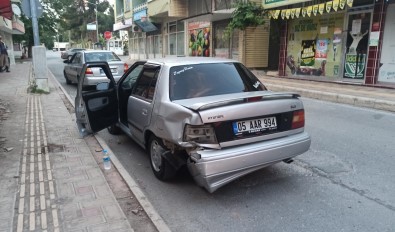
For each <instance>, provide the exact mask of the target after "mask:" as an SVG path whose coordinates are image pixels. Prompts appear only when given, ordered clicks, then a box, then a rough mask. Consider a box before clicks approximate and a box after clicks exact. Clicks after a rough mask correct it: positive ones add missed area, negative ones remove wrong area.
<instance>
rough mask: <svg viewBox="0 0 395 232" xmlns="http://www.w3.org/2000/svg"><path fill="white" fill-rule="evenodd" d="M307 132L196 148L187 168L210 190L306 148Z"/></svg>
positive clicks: (196, 179)
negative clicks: (204, 148) (242, 142)
mask: <svg viewBox="0 0 395 232" xmlns="http://www.w3.org/2000/svg"><path fill="white" fill-rule="evenodd" d="M310 144H311V139H310V136H309V134H308V133H306V132H302V133H299V134H296V135H292V136H287V137H284V138H278V139H274V140H269V141H264V142H258V143H253V144H248V145H243V146H237V147H230V148H225V149H221V150H201V151H196V152H197V153H198V155H197V157H200V158H199V159H197V160H195V161H188V169H189V171H190V173H191V174H192V176H193V178H194V179H195V181H196V182H197V183H198V185H200V186H202V187H204V188H206V189H207V191H209V192H210V193H212V192H214V191H215V190H217V189H218V188H220V187H221V186H223V185H225V184H227V183H229V182H231V181H233V180H235V179H237V178H239V177H241V176H244V175H246V174H248V173H251V172H254V171H256V170H259V169H261V168H264V167H266V166H269V165H271V164H274V163H277V162H280V161H282V160H284V159H288V158H292V157H295V156H297V155H300V154H302V153H304V152H306V151H307V150H308V149H309V147H310Z"/></svg>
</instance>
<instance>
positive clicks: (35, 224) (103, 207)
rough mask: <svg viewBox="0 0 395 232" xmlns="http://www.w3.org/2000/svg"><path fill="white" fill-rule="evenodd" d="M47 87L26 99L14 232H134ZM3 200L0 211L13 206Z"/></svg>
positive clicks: (56, 96) (69, 117)
mask: <svg viewBox="0 0 395 232" xmlns="http://www.w3.org/2000/svg"><path fill="white" fill-rule="evenodd" d="M49 84H50V89H51V93H49V94H43V95H36V94H29V95H28V96H27V102H26V116H25V120H24V123H25V124H24V138H23V141H22V144H23V148H22V152H21V153H22V158H21V161H20V177H19V192H18V193H17V196H16V202H15V208H16V211H15V217H14V218H15V220H14V231H18V232H19V231H133V229H132V228H131V226H130V224H129V223H128V220H127V219H126V217H125V215H124V213H123V212H122V210H121V208H120V206H119V204H118V202H117V201H116V199H115V197H114V194H113V193H112V191H111V189H110V187H109V186H108V183H107V182H106V179H105V178H104V175H103V173H102V172H101V170H100V167H99V166H98V164H97V163H96V161H95V159H94V158H93V156H92V154H91V152H90V149H89V147H88V145H87V144H86V143H85V140H84V139H81V138H80V137H79V134H78V132H77V128H76V126H75V121H74V119H73V116H72V115H71V114H70V113H69V112H68V111H67V108H66V107H65V106H64V104H63V102H62V99H61V98H60V96H59V93H58V92H57V90H56V89H55V88H54V87H53V85H52V83H51V80H49ZM21 126H22V125H21ZM0 184H1V182H0ZM3 199H5V198H2V199H1V200H0V205H1V206H0V207H8V208H12V207H13V204H12V201H9V200H7V201H5V202H3V201H2V200H3ZM14 199H15V198H14ZM10 202H11V203H10ZM2 203H3V204H2ZM0 209H1V208H0ZM5 223H7V222H6V221H5V220H4V221H3V220H1V218H0V226H1V225H3V224H5ZM8 227H9V225H8Z"/></svg>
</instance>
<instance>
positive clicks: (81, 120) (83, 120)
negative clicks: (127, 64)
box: [75, 62, 119, 136]
mask: <svg viewBox="0 0 395 232" xmlns="http://www.w3.org/2000/svg"><path fill="white" fill-rule="evenodd" d="M91 67H99V68H101V69H103V71H104V73H105V74H106V76H107V78H108V79H109V80H110V81H109V82H103V83H99V84H97V85H96V88H91V87H90V88H87V87H84V86H83V82H84V78H85V70H86V69H87V68H91ZM118 105H119V104H118V97H117V91H116V83H115V80H114V78H113V76H112V74H111V70H110V67H109V66H108V64H107V62H95V63H94V64H92V63H87V64H85V65H84V66H83V68H82V72H81V77H80V78H79V80H78V87H77V95H76V97H75V114H76V118H77V126H78V130H79V132H80V134H81V135H82V136H84V135H87V134H90V133H93V132H97V131H100V130H102V129H104V128H106V127H109V126H111V125H113V124H115V123H116V122H117V121H118V115H119V114H118Z"/></svg>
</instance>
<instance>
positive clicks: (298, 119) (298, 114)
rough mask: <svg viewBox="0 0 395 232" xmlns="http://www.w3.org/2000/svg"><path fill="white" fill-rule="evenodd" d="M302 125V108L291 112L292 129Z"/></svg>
mask: <svg viewBox="0 0 395 232" xmlns="http://www.w3.org/2000/svg"><path fill="white" fill-rule="evenodd" d="M301 127H304V110H297V111H294V113H293V118H292V129H297V128H301Z"/></svg>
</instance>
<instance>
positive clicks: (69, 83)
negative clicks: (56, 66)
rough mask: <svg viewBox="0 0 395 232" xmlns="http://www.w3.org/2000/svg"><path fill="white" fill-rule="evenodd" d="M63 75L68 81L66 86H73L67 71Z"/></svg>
mask: <svg viewBox="0 0 395 232" xmlns="http://www.w3.org/2000/svg"><path fill="white" fill-rule="evenodd" d="M63 75H64V78H65V79H66V84H68V85H71V84H72V83H71V81H70V79H69V78H68V77H67V74H66V72H65V71H63Z"/></svg>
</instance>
